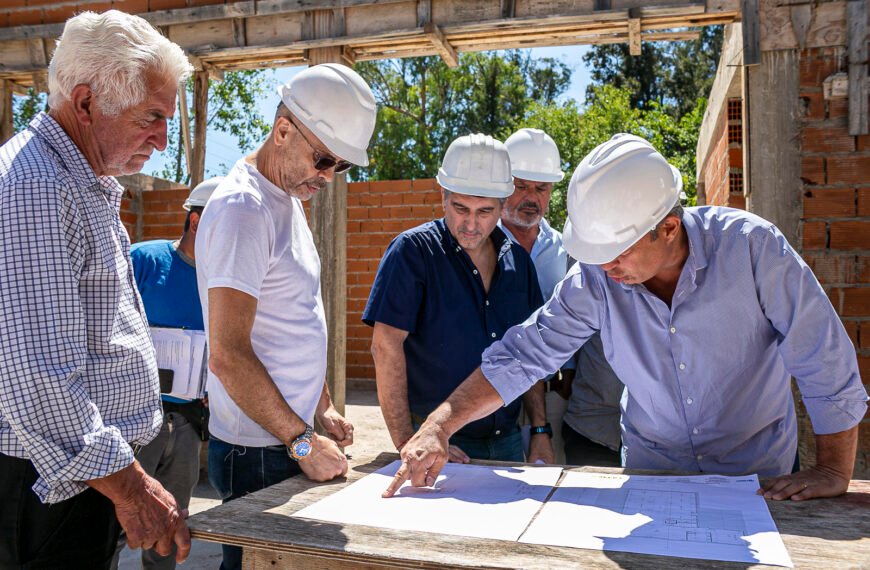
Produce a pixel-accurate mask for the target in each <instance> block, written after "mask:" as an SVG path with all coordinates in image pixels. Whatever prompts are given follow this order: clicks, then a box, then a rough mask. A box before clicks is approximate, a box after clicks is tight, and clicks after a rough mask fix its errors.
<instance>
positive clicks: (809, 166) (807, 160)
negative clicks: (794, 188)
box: [801, 156, 825, 184]
mask: <svg viewBox="0 0 870 570" xmlns="http://www.w3.org/2000/svg"><path fill="white" fill-rule="evenodd" d="M801 180H803V183H804V184H824V183H825V159H823V158H821V157H818V156H803V157H801Z"/></svg>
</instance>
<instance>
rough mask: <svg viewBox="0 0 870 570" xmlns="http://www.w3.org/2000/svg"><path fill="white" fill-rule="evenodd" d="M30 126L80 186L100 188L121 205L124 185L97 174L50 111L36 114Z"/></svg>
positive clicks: (111, 178) (110, 177) (112, 178)
mask: <svg viewBox="0 0 870 570" xmlns="http://www.w3.org/2000/svg"><path fill="white" fill-rule="evenodd" d="M29 128H30V129H31V130H32V131H33V132H34V133H36V135H37V136H38V137H40V138H41V139H42V140H43V141H44V142H45V144H46V145H48V146H49V147H50V148H51V149H52V150H54V152H55V153H57V155H58V157H59V158H60V160H61V162H62V163H63V165H64V167H66V169H67V170H68V171H69V173H70V175H71V176H72V179H73V183H74V184H75V185H76V186H77V187H78V188H95V189H99V190H100V191H101V192H103V193H104V194H106V196H107V197H108V198H109V199H110V200H111V201H112V202H113V203H115V202H117V204H118V205H120V202H121V195H122V194H123V193H124V187H123V186H121V184H120V183H119V182H118V181H117V180H115V178H114V177H112V176H97V175H96V174H95V173H94V169H93V168H91V165H90V164H88V161H87V159H86V158H85V155H84V154H83V153H82V151H81V150H80V149H79V147H78V146H76V144H75V142H73V140H72V139H71V138H70V136H69V135H68V134H67V133H66V131H64V130H63V127H61V126H60V124H59V123H58V122H57V121H55V120H54V119H53V118H52V117H51V116H50V115H49V114H48V113H45V112H41V113H39V114H38V115H36V116H35V117H34V118H33V120H32V121H30V125H29Z"/></svg>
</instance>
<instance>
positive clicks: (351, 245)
mask: <svg viewBox="0 0 870 570" xmlns="http://www.w3.org/2000/svg"><path fill="white" fill-rule="evenodd" d="M347 191H348V195H347V260H348V261H347V378H348V381H349V383H350V385H351V386H360V385H362V386H366V385H367V386H373V383H374V378H375V367H374V362H372V356H371V352H370V348H371V340H372V329H371V328H370V327H368V326H366V325H364V324H363V323H362V321H361V320H360V319H361V318H362V312H363V309H364V308H365V305H366V301H367V300H368V297H369V290H370V289H371V285H372V282H373V281H374V278H375V273H376V272H377V269H378V264H379V263H380V261H381V257H382V256H383V255H384V251H385V250H386V249H387V246H388V245H389V244H390V241H392V239H393V238H394V237H396V236H397V235H398V234H399V233H401V232H403V231H405V230H407V229H410V228H413V227H415V226H418V225H420V224H422V223H424V222H428V221H430V220H433V219H435V218H440V217H441V216H442V215H443V210H442V208H441V193H440V191H439V190H438V186H437V184H436V183H435V180H433V179H426V180H395V181H382V182H357V183H351V184H348V188H347ZM187 195H188V190H187V189H186V188H181V189H178V188H174V189H162V190H156V189H155V190H149V191H144V192H142V200H143V208H142V211H143V212H144V215H143V219H142V222H143V224H142V226H143V227H142V233H143V235H142V239H146V240H148V239H175V238H177V237H179V236H180V235H181V230H182V225H183V224H184V217H185V212H184V210H182V208H181V205H182V204H183V203H184V200H185V198H187ZM133 199H134V197H133V196H132V194H130V193H129V192H128V193H126V194H125V196H124V200H123V201H122V203H121V219H122V221H123V222H124V225H125V226H127V231H128V232H129V234H130V236H131V239H133V240H134V241H135V235H136V233H135V228H136V222H137V219H138V215H137V214H136V207H135V204H134V203H133Z"/></svg>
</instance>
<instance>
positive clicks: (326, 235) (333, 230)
mask: <svg viewBox="0 0 870 570" xmlns="http://www.w3.org/2000/svg"><path fill="white" fill-rule="evenodd" d="M336 12H340V14H337V13H336ZM306 24H307V25H310V28H309V34H310V37H311V39H317V38H324V37H327V38H328V37H335V36H341V35H344V33H345V30H344V10H342V9H337V10H316V11H314V13H313V14H312V18H311V20H310V22H308V21H306ZM306 35H308V34H306ZM308 63H309V65H317V64H319V63H344V61H343V54H342V48H341V46H334V47H325V48H315V49H311V50H309V52H308ZM310 223H311V233H312V234H314V243H315V244H316V246H317V251H318V253H319V254H320V268H321V269H320V291H321V294H322V295H323V306H324V310H325V312H326V327H327V330H328V331H329V343H328V345H327V349H326V350H327V352H326V355H327V363H326V382H327V385H328V386H329V392H330V394H332V402H333V405H334V406H335V409H336V410H338V412H339V413H340V414H344V407H345V399H346V379H347V369H346V363H347V355H346V352H347V178H346V176H345V175H344V174H339V175H338V176H336V177H335V179H334V180H333V181H332V183H331V184H330V185H329V187H328V188H327V189H326V190H324V191H323V192H318V193H317V194H316V195H315V196H314V198H312V199H311V222H310Z"/></svg>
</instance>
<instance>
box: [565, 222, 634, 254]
mask: <svg viewBox="0 0 870 570" xmlns="http://www.w3.org/2000/svg"><path fill="white" fill-rule="evenodd" d="M644 235H645V233H640V234H638V235H637V236H633V238H632V239H630V240H626V241H622V242H612V243H589V242H587V241H585V240H583V239H581V238H580V237H579V236H578V235H577V232H576V231H575V230H574V226H573V225H572V224H571V219H570V218H568V219H567V220H565V227H564V228H562V247H564V248H565V251H567V252H568V254H569V255H570V256H571V257H573V258H574V259H576V260H577V261H579V262H580V263H585V264H586V265H602V264H604V263H610V262H611V261H613V260H614V259H616V258H617V257H619V256H620V255H622V254H623V253H624V252H625V250H627V249H628V248H630V247H631V246H633V245H634V244H636V243H637V242H638V241H640V239H641V238H642V237H643V236H644Z"/></svg>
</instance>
